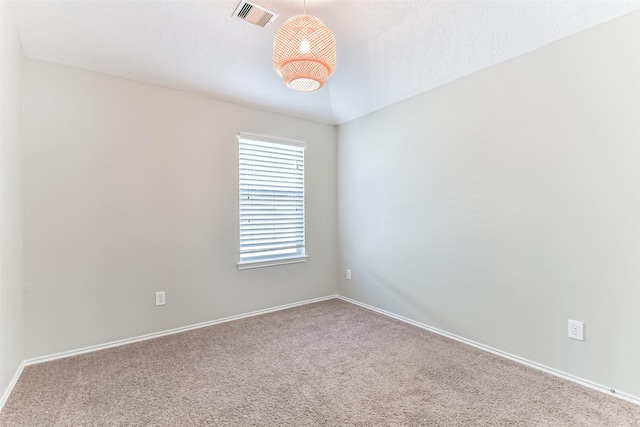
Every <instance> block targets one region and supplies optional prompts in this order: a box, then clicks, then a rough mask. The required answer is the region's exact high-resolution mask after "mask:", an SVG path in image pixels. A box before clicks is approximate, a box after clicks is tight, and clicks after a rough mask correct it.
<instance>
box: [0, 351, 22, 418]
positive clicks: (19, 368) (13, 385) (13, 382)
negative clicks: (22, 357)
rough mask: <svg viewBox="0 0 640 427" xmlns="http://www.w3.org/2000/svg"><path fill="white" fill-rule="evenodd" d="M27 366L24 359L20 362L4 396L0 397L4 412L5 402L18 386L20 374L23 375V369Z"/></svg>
mask: <svg viewBox="0 0 640 427" xmlns="http://www.w3.org/2000/svg"><path fill="white" fill-rule="evenodd" d="M25 366H26V365H25V363H24V361H23V362H22V363H20V365H19V366H18V369H16V373H15V374H13V378H11V381H10V382H9V385H8V386H7V388H6V389H5V391H4V393H2V397H0V412H2V408H4V404H5V403H7V399H9V395H10V394H11V392H12V391H13V388H14V387H15V386H16V383H17V382H18V378H20V375H22V370H23V369H24V367H25Z"/></svg>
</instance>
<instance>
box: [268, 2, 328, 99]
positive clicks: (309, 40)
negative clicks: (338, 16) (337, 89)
mask: <svg viewBox="0 0 640 427" xmlns="http://www.w3.org/2000/svg"><path fill="white" fill-rule="evenodd" d="M336 64H337V61H336V38H335V37H334V35H333V33H332V32H331V30H330V29H328V28H327V27H326V26H325V25H324V23H323V22H322V21H321V20H320V19H318V18H316V17H315V16H312V15H307V13H306V0H305V5H304V14H303V15H295V16H292V17H291V18H289V19H287V21H286V22H285V23H284V24H282V26H281V27H280V28H278V31H276V35H275V37H274V39H273V67H274V68H275V70H276V73H278V75H279V76H280V77H282V80H283V81H284V84H286V85H287V86H288V87H290V88H291V89H293V90H297V91H298V92H313V91H315V90H318V89H320V88H322V87H323V86H324V85H325V83H326V82H327V79H328V78H329V77H331V75H332V74H333V72H334V71H335V69H336Z"/></svg>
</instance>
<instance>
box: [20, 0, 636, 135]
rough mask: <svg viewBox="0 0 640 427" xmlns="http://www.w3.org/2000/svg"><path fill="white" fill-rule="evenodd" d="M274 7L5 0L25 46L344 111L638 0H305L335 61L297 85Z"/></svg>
mask: <svg viewBox="0 0 640 427" xmlns="http://www.w3.org/2000/svg"><path fill="white" fill-rule="evenodd" d="M255 2H256V3H258V4H260V5H262V6H264V7H266V8H268V9H270V10H272V11H274V12H276V13H278V14H279V15H280V17H279V18H278V19H277V20H276V21H275V23H274V24H273V25H271V26H270V27H266V28H260V27H258V26H255V25H252V24H250V23H248V22H245V21H242V20H240V19H238V18H233V17H232V14H233V12H234V10H235V8H236V6H237V5H238V1H237V0H219V1H91V2H88V1H71V2H68V1H44V2H39V1H14V2H13V11H14V16H15V20H16V24H17V26H18V30H19V33H20V38H21V42H22V49H23V53H24V55H25V56H28V57H32V58H37V59H43V60H47V61H52V62H57V63H61V64H66V65H71V66H74V67H80V68H85V69H89V70H94V71H99V72H102V73H106V74H111V75H114V76H120V77H125V78H128V79H133V80H138V81H142V82H147V83H151V84H155V85H160V86H165V87H170V88H175V89H180V90H186V91H190V92H197V93H202V94H205V95H207V96H211V97H215V98H218V99H224V100H230V101H234V102H237V103H241V104H246V105H251V106H255V107H259V108H264V109H268V110H272V111H278V112H282V113H287V114H292V115H295V116H299V117H305V118H310V119H313V120H318V121H321V122H326V123H332V124H337V123H344V122H346V121H349V120H351V119H354V118H356V117H359V116H361V115H364V114H367V113H369V112H371V111H375V110H377V109H380V108H382V107H385V106H387V105H390V104H392V103H395V102H398V101H400V100H402V99H405V98H408V97H411V96H413V95H416V94H418V93H420V92H423V91H425V90H428V89H431V88H434V87H436V86H439V85H442V84H444V83H446V82H449V81H451V80H454V79H457V78H459V77H462V76H464V75H466V74H469V73H472V72H475V71H478V70H480V69H483V68H486V67H488V66H491V65H493V64H496V63H498V62H501V61H504V60H506V59H509V58H512V57H514V56H517V55H520V54H523V53H525V52H529V51H531V50H533V49H536V48H539V47H541V46H544V45H546V44H548V43H550V42H553V41H555V40H558V39H560V38H562V37H566V36H568V35H570V34H573V33H576V32H579V31H582V30H585V29H587V28H589V27H592V26H595V25H597V24H600V23H602V22H605V21H608V20H610V19H613V18H615V17H617V16H620V15H623V14H626V13H629V12H631V11H633V10H637V9H640V1H614V0H607V1H580V0H572V1H518V0H510V1H505V0H502V1H500V0H494V1H452V0H449V1H427V0H422V1H404V0H376V1H365V0H350V1H345V0H307V2H306V9H307V13H310V14H313V15H316V16H318V17H319V18H320V19H322V20H323V21H324V22H325V24H326V25H327V26H328V27H329V28H330V29H332V30H333V32H334V33H335V36H336V39H337V43H338V68H337V70H336V72H335V74H334V75H333V76H332V77H331V79H330V80H329V82H328V83H327V85H326V86H325V88H323V89H322V90H320V91H317V92H314V93H307V94H304V93H297V92H294V91H292V90H290V89H288V88H286V87H285V86H284V85H283V84H282V82H281V80H280V78H279V77H278V76H277V75H276V73H275V72H274V70H273V65H272V62H271V52H272V43H273V35H274V33H275V31H276V29H277V28H278V27H279V26H280V25H282V23H283V22H284V21H285V20H286V19H287V18H288V17H289V16H291V15H294V14H298V13H302V7H303V0H289V1H272V0H256V1H255Z"/></svg>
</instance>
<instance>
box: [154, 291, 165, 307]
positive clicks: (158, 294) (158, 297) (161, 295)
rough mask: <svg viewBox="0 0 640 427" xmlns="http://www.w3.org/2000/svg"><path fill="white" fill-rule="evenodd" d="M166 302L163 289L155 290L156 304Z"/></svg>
mask: <svg viewBox="0 0 640 427" xmlns="http://www.w3.org/2000/svg"><path fill="white" fill-rule="evenodd" d="M165 302H166V299H165V295H164V291H162V292H156V305H164V304H165Z"/></svg>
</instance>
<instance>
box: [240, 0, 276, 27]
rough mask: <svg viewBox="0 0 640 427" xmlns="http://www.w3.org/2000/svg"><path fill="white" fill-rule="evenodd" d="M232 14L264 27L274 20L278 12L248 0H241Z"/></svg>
mask: <svg viewBox="0 0 640 427" xmlns="http://www.w3.org/2000/svg"><path fill="white" fill-rule="evenodd" d="M233 16H235V17H237V18H240V19H242V20H243V21H247V22H250V23H252V24H254V25H257V26H259V27H266V26H267V25H271V23H272V22H273V21H275V20H276V18H277V17H278V14H277V13H274V12H271V11H270V10H267V9H265V8H264V7H262V6H259V5H257V4H255V3H252V2H250V1H247V0H242V1H241V2H240V3H239V4H238V7H236V10H235V11H234V12H233Z"/></svg>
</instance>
